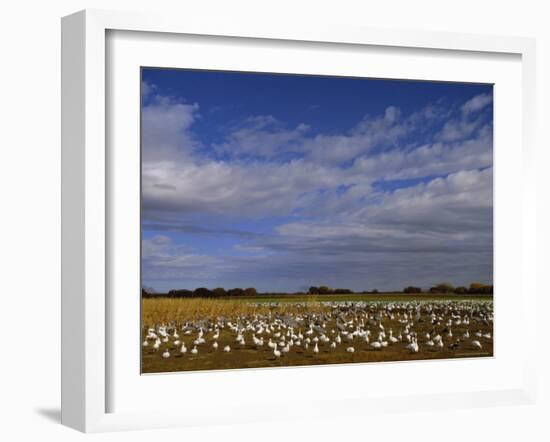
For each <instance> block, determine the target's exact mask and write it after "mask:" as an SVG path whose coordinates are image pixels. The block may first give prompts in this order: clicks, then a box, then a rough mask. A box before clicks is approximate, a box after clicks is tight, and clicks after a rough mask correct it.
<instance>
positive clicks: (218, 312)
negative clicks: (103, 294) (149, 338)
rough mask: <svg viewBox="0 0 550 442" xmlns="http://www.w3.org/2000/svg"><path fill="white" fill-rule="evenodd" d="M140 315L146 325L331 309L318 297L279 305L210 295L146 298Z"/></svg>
mask: <svg viewBox="0 0 550 442" xmlns="http://www.w3.org/2000/svg"><path fill="white" fill-rule="evenodd" d="M141 306H142V307H141V308H142V310H141V318H142V325H143V326H144V327H150V326H154V325H156V324H161V323H165V324H166V323H169V322H176V323H182V322H186V321H196V320H201V319H205V318H212V319H213V318H217V317H219V316H225V317H234V316H237V315H239V316H250V315H254V314H266V313H268V312H269V311H272V312H273V311H274V310H275V311H277V312H278V313H283V314H284V313H297V312H299V311H301V312H308V313H316V312H321V311H327V310H329V307H327V306H323V305H322V304H321V302H319V301H318V300H317V298H316V297H312V298H311V300H308V302H304V303H301V304H299V305H297V304H295V303H280V304H278V305H277V307H272V306H270V305H268V304H256V303H253V302H251V301H244V300H241V299H207V298H177V299H170V298H159V299H153V298H145V299H143V300H142V304H141Z"/></svg>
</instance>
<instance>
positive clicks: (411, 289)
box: [403, 285, 422, 293]
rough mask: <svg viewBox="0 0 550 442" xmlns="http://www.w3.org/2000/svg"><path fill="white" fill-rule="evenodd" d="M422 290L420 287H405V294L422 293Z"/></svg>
mask: <svg viewBox="0 0 550 442" xmlns="http://www.w3.org/2000/svg"><path fill="white" fill-rule="evenodd" d="M421 292H422V289H421V288H420V287H414V286H412V285H410V286H408V287H405V288H404V289H403V293H421Z"/></svg>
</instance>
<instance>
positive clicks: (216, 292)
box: [212, 287, 227, 298]
mask: <svg viewBox="0 0 550 442" xmlns="http://www.w3.org/2000/svg"><path fill="white" fill-rule="evenodd" d="M226 294H227V292H226V291H225V289H224V288H223V287H217V288H215V289H214V290H212V296H215V297H217V298H219V297H222V296H225V295H226Z"/></svg>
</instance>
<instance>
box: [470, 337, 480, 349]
mask: <svg viewBox="0 0 550 442" xmlns="http://www.w3.org/2000/svg"><path fill="white" fill-rule="evenodd" d="M472 348H473V349H475V350H481V348H482V347H481V342H479V341H478V340H477V339H475V340H473V341H472Z"/></svg>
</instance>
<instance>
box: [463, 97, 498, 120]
mask: <svg viewBox="0 0 550 442" xmlns="http://www.w3.org/2000/svg"><path fill="white" fill-rule="evenodd" d="M492 102H493V94H490V93H485V94H480V95H476V96H475V97H473V98H471V99H470V100H468V101H467V102H466V103H464V104H463V105H462V108H461V109H462V113H463V114H466V115H468V114H471V113H474V112H478V111H480V110H481V109H483V108H484V107H486V106H487V105H489V104H491V103H492Z"/></svg>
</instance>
